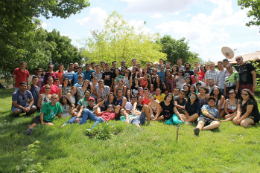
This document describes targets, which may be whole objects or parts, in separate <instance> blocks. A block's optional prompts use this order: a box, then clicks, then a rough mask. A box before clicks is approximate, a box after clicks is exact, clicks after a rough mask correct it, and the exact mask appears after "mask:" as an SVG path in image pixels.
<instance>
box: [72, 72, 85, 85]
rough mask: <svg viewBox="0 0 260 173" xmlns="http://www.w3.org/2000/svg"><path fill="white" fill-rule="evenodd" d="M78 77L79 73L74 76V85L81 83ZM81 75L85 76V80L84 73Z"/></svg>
mask: <svg viewBox="0 0 260 173" xmlns="http://www.w3.org/2000/svg"><path fill="white" fill-rule="evenodd" d="M78 75H79V73H78V72H77V73H74V74H73V85H75V84H76V83H79V80H78ZM81 75H82V76H83V79H84V76H85V75H84V73H81Z"/></svg>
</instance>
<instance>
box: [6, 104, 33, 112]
mask: <svg viewBox="0 0 260 173" xmlns="http://www.w3.org/2000/svg"><path fill="white" fill-rule="evenodd" d="M28 106H29V104H28V103H27V104H26V106H24V108H27V107H28ZM33 108H36V106H34V105H32V107H31V109H30V110H32V109H33ZM17 109H18V110H19V111H20V112H21V113H23V110H22V109H19V108H17V107H14V106H12V108H11V110H12V112H14V111H16V110H17Z"/></svg>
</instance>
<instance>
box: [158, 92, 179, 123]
mask: <svg viewBox="0 0 260 173" xmlns="http://www.w3.org/2000/svg"><path fill="white" fill-rule="evenodd" d="M158 111H160V113H158V114H157V115H156V116H155V118H154V120H155V121H159V120H170V121H167V122H165V123H166V124H180V123H182V122H184V120H183V118H182V117H181V116H180V114H179V112H178V110H177V108H176V107H175V105H174V99H173V94H172V93H168V94H166V96H165V98H164V100H163V101H161V102H160V108H159V110H158ZM178 118H179V119H181V121H180V120H179V119H178Z"/></svg>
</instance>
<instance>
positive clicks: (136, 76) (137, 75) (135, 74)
mask: <svg viewBox="0 0 260 173" xmlns="http://www.w3.org/2000/svg"><path fill="white" fill-rule="evenodd" d="M132 69H133V70H132V75H131V71H130V70H129V71H130V76H132V80H134V78H140V74H139V71H138V69H137V67H136V66H134V67H133V68H132Z"/></svg>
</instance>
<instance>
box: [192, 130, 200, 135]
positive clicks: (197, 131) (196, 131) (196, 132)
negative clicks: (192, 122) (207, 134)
mask: <svg viewBox="0 0 260 173" xmlns="http://www.w3.org/2000/svg"><path fill="white" fill-rule="evenodd" d="M193 132H194V135H196V136H199V133H200V129H199V128H194V129H193Z"/></svg>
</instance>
